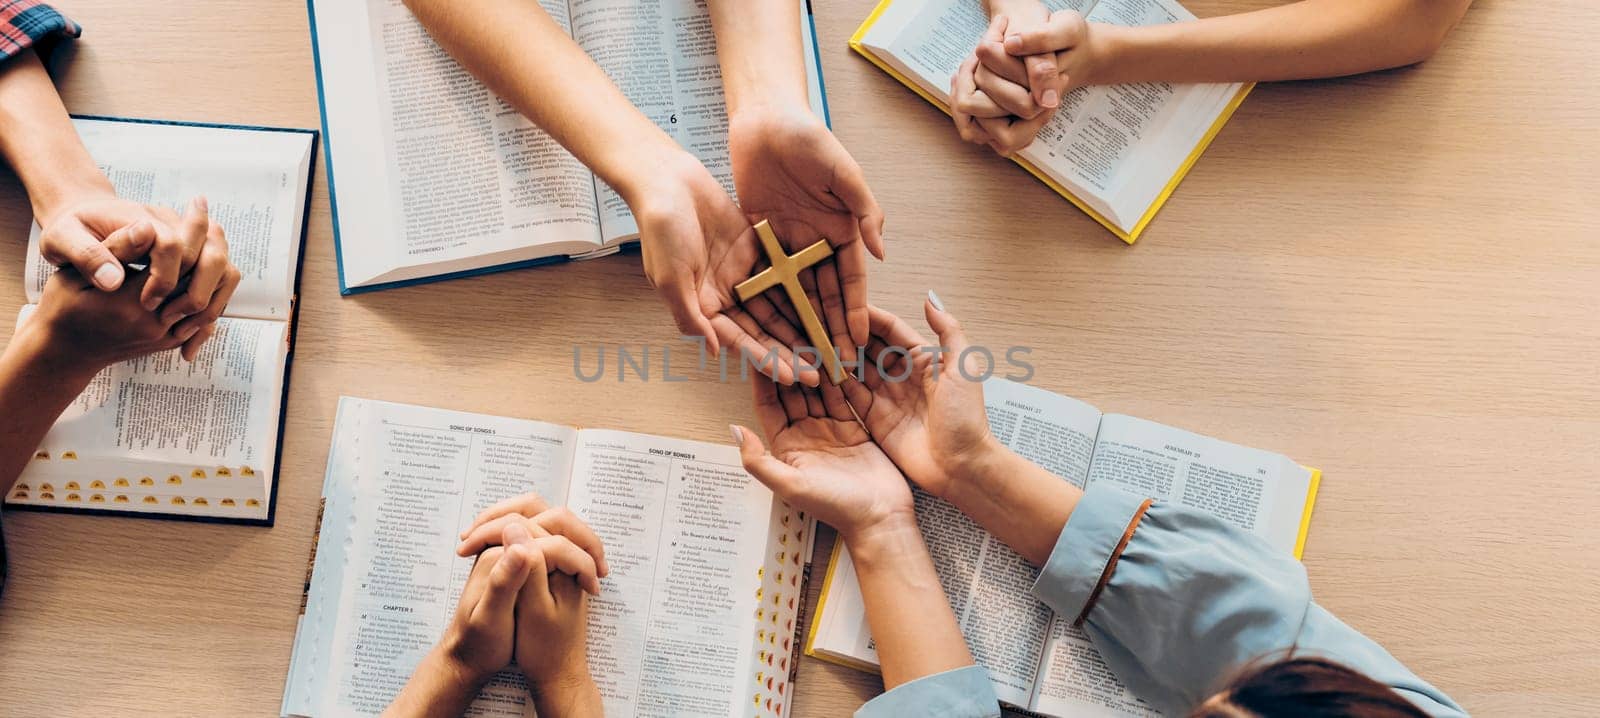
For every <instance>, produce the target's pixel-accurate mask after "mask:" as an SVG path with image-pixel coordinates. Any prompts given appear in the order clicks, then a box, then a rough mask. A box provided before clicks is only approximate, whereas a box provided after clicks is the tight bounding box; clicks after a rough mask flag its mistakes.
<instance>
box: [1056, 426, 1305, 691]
mask: <svg viewBox="0 0 1600 718" xmlns="http://www.w3.org/2000/svg"><path fill="white" fill-rule="evenodd" d="M1310 482H1311V472H1310V471H1309V470H1307V469H1305V468H1303V467H1301V466H1299V465H1298V464H1295V463H1294V462H1293V461H1290V460H1289V459H1288V458H1286V457H1284V456H1282V455H1280V454H1274V453H1272V452H1268V451H1262V450H1259V449H1251V448H1247V447H1243V446H1238V445H1236V444H1230V443H1228V442H1225V441H1220V440H1217V439H1212V438H1209V437H1205V436H1201V435H1199V434H1194V433H1191V432H1188V431H1184V430H1182V429H1176V428H1173V427H1170V426H1165V425H1162V424H1157V423H1155V422H1152V421H1146V420H1144V419H1136V418H1133V417H1130V416H1122V415H1118V414H1107V415H1106V416H1105V418H1104V419H1103V420H1102V421H1101V423H1100V438H1099V442H1098V443H1097V444H1096V445H1095V451H1094V465H1093V467H1092V468H1091V469H1090V471H1089V483H1090V484H1099V483H1111V484H1114V485H1116V486H1118V487H1119V488H1122V489H1124V490H1127V491H1129V492H1132V493H1136V494H1142V495H1145V496H1150V497H1153V498H1156V499H1159V500H1162V501H1170V502H1176V503H1179V504H1183V505H1185V506H1189V507H1191V508H1196V509H1200V510H1203V511H1209V512H1211V513H1213V514H1216V515H1217V516H1219V517H1221V518H1223V519H1224V520H1226V521H1228V522H1230V523H1233V524H1234V525H1236V526H1238V527H1240V528H1243V529H1245V530H1247V531H1250V532H1252V533H1255V534H1256V535H1258V536H1261V537H1262V538H1264V539H1266V540H1267V541H1268V542H1270V543H1272V544H1273V545H1274V546H1277V547H1279V548H1280V549H1282V550H1283V551H1285V552H1292V551H1293V550H1294V545H1295V540H1296V538H1297V537H1298V535H1299V530H1300V521H1301V517H1302V515H1303V512H1304V507H1305V502H1306V493H1307V492H1308V491H1309V490H1310ZM1073 618H1074V617H1070V616H1057V617H1056V621H1055V625H1053V626H1052V627H1051V640H1050V646H1049V648H1048V650H1047V655H1046V660H1045V665H1044V668H1043V669H1042V670H1041V671H1040V679H1039V687H1038V693H1037V695H1036V696H1035V699H1034V707H1035V709H1036V710H1038V711H1040V712H1043V713H1048V714H1051V715H1117V716H1126V715H1154V711H1153V709H1151V708H1150V707H1149V706H1148V705H1146V704H1145V703H1144V702H1143V701H1140V700H1138V699H1137V698H1135V697H1134V696H1133V695H1132V694H1131V693H1129V692H1128V690H1127V688H1126V687H1125V686H1123V685H1122V683H1121V682H1120V681H1118V680H1117V679H1116V677H1115V676H1114V675H1112V673H1111V671H1110V669H1109V668H1107V667H1106V665H1105V661H1104V660H1102V659H1101V657H1100V654H1099V653H1098V652H1097V651H1096V650H1095V648H1094V646H1093V645H1092V644H1091V643H1090V642H1089V638H1088V636H1087V635H1086V634H1085V633H1084V632H1083V631H1082V630H1080V629H1077V628H1073V627H1072V625H1071V622H1072V620H1073Z"/></svg>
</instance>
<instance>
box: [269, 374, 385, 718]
mask: <svg viewBox="0 0 1600 718" xmlns="http://www.w3.org/2000/svg"><path fill="white" fill-rule="evenodd" d="M371 413H372V412H371V410H370V408H369V406H368V402H367V401H366V400H364V399H356V398H353V397H348V396H344V397H340V398H339V409H338V413H337V414H335V416H334V420H333V440H332V445H331V446H330V447H329V448H328V465H327V468H326V470H325V471H324V473H323V477H322V501H321V504H320V505H319V507H318V511H317V513H318V515H317V519H318V522H317V523H318V526H317V532H316V533H315V534H313V536H312V545H311V552H312V560H311V564H312V565H311V566H310V567H308V569H307V571H308V574H307V576H306V587H305V593H304V594H302V597H301V605H300V617H299V619H298V620H297V621H296V625H295V640H294V647H293V649H292V650H291V652H290V655H289V674H288V676H287V677H286V678H285V679H284V682H283V705H282V708H281V709H280V711H279V714H280V715H281V716H314V715H317V714H318V711H317V706H318V705H319V700H320V697H321V689H322V687H323V686H324V684H325V681H326V676H327V674H328V672H329V670H330V668H329V666H330V664H331V663H332V657H333V656H332V648H333V631H332V630H331V625H332V621H333V617H334V616H337V615H338V612H339V606H340V605H341V604H342V603H343V602H344V601H347V600H349V599H350V598H351V596H352V595H353V592H352V591H349V590H347V589H348V588H349V587H347V586H346V585H345V582H344V580H343V578H344V573H345V571H346V570H347V569H348V566H349V560H350V554H351V553H352V549H353V548H354V541H353V540H352V539H351V537H350V530H351V528H352V525H353V524H354V523H355V513H354V509H353V508H352V506H353V502H354V501H355V490H356V486H357V485H358V483H359V481H360V466H361V461H360V455H361V442H360V438H362V437H363V436H364V429H363V428H362V427H364V426H365V424H366V421H367V419H368V416H369V415H370V414H371Z"/></svg>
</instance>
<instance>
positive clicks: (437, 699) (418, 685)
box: [383, 650, 483, 718]
mask: <svg viewBox="0 0 1600 718" xmlns="http://www.w3.org/2000/svg"><path fill="white" fill-rule="evenodd" d="M482 684H483V681H481V680H478V679H476V678H473V677H472V676H468V675H466V674H465V672H463V671H462V670H461V669H460V668H459V667H457V666H456V665H455V664H454V663H452V662H451V661H449V660H448V659H446V658H444V657H442V656H441V655H440V654H439V652H438V651H437V650H435V651H434V652H432V653H429V654H428V656H427V657H426V658H423V659H422V662H421V663H419V664H417V669H416V671H415V672H413V673H412V674H411V680H409V681H406V685H405V687H404V688H402V689H400V695H398V696H395V699H394V702H393V703H390V704H389V707H388V708H386V709H384V711H383V718H457V717H458V716H460V715H462V714H463V713H466V711H467V706H469V705H471V704H472V699H473V698H475V697H476V696H477V695H478V690H479V689H480V688H482Z"/></svg>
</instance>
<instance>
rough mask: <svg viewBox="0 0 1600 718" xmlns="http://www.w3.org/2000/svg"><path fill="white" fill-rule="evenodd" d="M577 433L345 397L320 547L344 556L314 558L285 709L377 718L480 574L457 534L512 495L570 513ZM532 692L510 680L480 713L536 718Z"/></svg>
mask: <svg viewBox="0 0 1600 718" xmlns="http://www.w3.org/2000/svg"><path fill="white" fill-rule="evenodd" d="M347 415H348V416H347ZM575 436H576V432H575V431H574V430H572V429H570V428H567V427H562V426H555V425H551V424H543V423H539V422H533V421H522V420H516V419H503V418H498V417H490V416H481V415H476V414H467V413H462V412H454V411H445V410H439V409H427V408H422V407H415V406H405V405H400V404H388V403H383V402H374V401H365V400H353V399H346V400H344V401H343V402H342V403H341V407H340V422H339V427H338V433H337V434H336V435H335V437H334V448H333V450H332V452H331V458H330V466H329V471H330V472H333V471H335V469H336V468H337V469H338V470H339V471H341V472H343V474H344V475H341V476H333V475H330V476H329V478H328V481H327V486H326V487H325V499H326V500H327V501H328V503H327V504H326V505H325V513H324V516H323V519H324V520H323V529H322V532H323V534H324V536H323V537H322V539H321V542H322V544H321V545H329V544H328V542H329V541H337V546H338V548H336V549H334V553H333V554H331V555H330V558H329V559H327V561H326V562H325V561H324V559H323V558H322V557H321V556H319V557H318V559H317V571H318V574H317V575H314V577H313V581H312V583H313V586H312V592H311V595H310V596H309V597H308V603H307V610H306V614H305V616H304V617H303V618H302V623H301V635H300V637H299V638H298V639H297V643H298V642H302V641H303V642H305V646H303V647H297V648H296V650H295V654H296V660H297V661H298V665H297V666H296V667H292V668H291V671H290V676H291V678H292V679H293V680H295V681H296V682H297V685H291V686H288V687H287V689H286V696H285V711H286V712H295V711H300V712H303V713H304V714H305V715H315V716H334V715H341V716H342V715H377V714H378V713H380V712H381V711H382V710H383V708H384V707H385V706H387V705H388V703H389V701H390V700H392V699H393V698H394V696H395V695H396V694H397V693H399V691H400V688H401V687H402V686H403V685H404V684H405V682H406V680H407V679H408V678H409V677H410V676H411V672H412V670H413V669H414V668H415V666H416V664H417V663H418V662H419V661H420V660H421V659H422V657H423V656H424V655H425V654H426V653H427V651H428V649H429V648H430V647H431V646H432V645H433V644H434V643H435V642H436V641H437V640H438V638H439V636H440V635H441V633H442V632H443V630H444V628H445V626H446V625H448V623H449V620H450V617H451V615H452V614H453V612H454V610H455V603H456V601H457V600H458V599H459V597H460V593H461V588H462V586H463V585H464V584H465V583H466V579H467V576H468V574H469V573H470V572H471V570H472V565H473V559H471V558H459V557H457V556H456V555H455V546H456V543H457V542H458V538H457V536H458V533H459V532H460V531H461V530H462V529H464V528H466V527H467V526H468V525H470V524H471V522H472V520H473V518H474V517H475V516H476V515H477V514H478V512H479V511H482V510H483V509H484V508H486V507H488V506H489V505H490V504H493V503H494V502H496V501H499V500H501V499H504V498H508V497H511V496H516V495H519V494H523V493H526V492H529V491H537V492H539V493H540V494H541V495H542V496H545V497H547V498H549V499H550V502H551V503H552V504H559V503H561V499H562V497H564V496H565V494H566V491H567V480H568V476H569V470H570V468H571V451H572V445H573V442H574V438H575ZM341 485H342V488H341ZM334 512H342V513H340V514H336V513H334ZM341 539H342V540H341ZM340 562H342V564H341V563H340ZM325 566H326V568H327V571H326V572H324V567H325ZM525 695H526V692H525V687H524V686H523V684H522V680H521V678H520V676H519V675H518V674H516V673H515V671H514V670H513V671H506V672H504V673H502V674H501V675H500V676H498V677H497V678H496V679H495V680H494V681H493V682H491V683H490V684H489V685H488V686H487V687H486V688H485V689H484V691H483V692H482V693H481V694H480V695H479V697H478V699H477V701H475V702H474V703H473V707H472V710H471V711H470V712H469V715H492V716H523V715H530V714H531V708H529V707H528V706H527V705H526V699H525ZM291 709H292V710H291Z"/></svg>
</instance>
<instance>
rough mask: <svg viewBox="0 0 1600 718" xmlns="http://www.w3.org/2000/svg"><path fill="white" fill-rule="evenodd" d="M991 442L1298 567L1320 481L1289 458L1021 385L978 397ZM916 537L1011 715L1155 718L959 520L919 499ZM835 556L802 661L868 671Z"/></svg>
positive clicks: (853, 606)
mask: <svg viewBox="0 0 1600 718" xmlns="http://www.w3.org/2000/svg"><path fill="white" fill-rule="evenodd" d="M983 392H984V402H985V404H986V405H987V409H988V415H989V428H990V429H991V430H992V431H993V432H994V434H995V436H996V437H997V438H999V439H1000V441H1002V442H1004V443H1005V444H1006V445H1007V446H1009V447H1011V449H1012V450H1013V451H1015V452H1017V453H1018V454H1021V455H1022V456H1024V457H1026V458H1027V459H1029V460H1030V461H1033V462H1034V463H1037V464H1039V465H1040V466H1043V467H1045V468H1046V469H1049V470H1050V471H1051V472H1052V473H1055V474H1056V475H1058V476H1060V477H1062V479H1063V480H1065V481H1071V482H1072V483H1073V484H1075V485H1077V486H1079V487H1087V486H1089V485H1091V484H1102V483H1107V482H1109V483H1111V484H1113V485H1115V486H1118V487H1120V488H1123V489H1126V490H1128V491H1132V492H1134V493H1139V494H1143V495H1145V496H1151V497H1154V498H1156V499H1158V500H1161V501H1170V502H1176V503H1179V504H1182V505H1185V506H1190V507H1193V508H1197V509H1201V510H1205V511H1210V512H1212V513H1215V514H1216V515H1217V516H1219V517H1221V518H1223V519H1224V520H1226V521H1228V522H1230V523H1233V524H1234V525H1237V526H1239V527H1240V528H1243V529H1245V530H1246V531H1249V532H1251V533H1253V534H1255V535H1257V536H1260V537H1261V538H1262V539H1264V540H1266V541H1267V542H1268V543H1270V544H1271V545H1273V546H1274V547H1276V548H1278V549H1279V550H1281V551H1283V552H1285V553H1292V554H1293V555H1294V556H1295V557H1296V558H1299V557H1300V553H1301V550H1302V549H1303V548H1304V546H1305V536H1306V529H1307V527H1308V526H1309V525H1310V522H1311V509H1312V506H1313V504H1314V502H1315V500H1316V496H1317V486H1318V483H1319V481H1320V480H1321V477H1322V473H1321V472H1320V471H1317V470H1316V469H1309V468H1306V467H1303V466H1301V465H1299V464H1297V463H1295V462H1294V461H1291V460H1290V459H1289V458H1288V457H1285V456H1283V455H1281V454H1275V453H1272V452H1269V451H1262V450H1260V449H1251V448H1247V447H1244V446H1238V445H1236V444H1230V443H1228V442H1225V441H1220V440H1217V439H1212V438H1209V437H1205V436H1201V435H1199V434H1193V433H1190V432H1187V431H1184V430H1182V429H1176V428H1173V427H1170V426H1165V425H1162V424H1157V423H1155V422H1153V421H1146V420H1144V419H1136V418H1134V417H1131V416H1123V415H1120V414H1102V413H1101V412H1100V410H1099V409H1096V408H1094V407H1093V406H1090V405H1088V404H1085V403H1084V402H1081V401H1078V400H1077V399H1072V398H1068V397H1065V396H1061V395H1058V394H1052V393H1050V392H1048V391H1045V390H1043V389H1037V388H1033V387H1029V386H1026V385H1023V384H1016V383H1013V382H1009V381H1005V380H1001V379H991V380H989V381H987V382H985V383H984V386H983ZM916 502H917V523H918V524H919V525H920V526H921V529H922V535H923V538H924V539H925V540H926V541H927V544H928V550H929V552H930V553H931V554H932V555H933V562H934V567H935V568H936V569H937V570H938V572H939V582H940V583H941V584H943V586H944V591H945V594H946V595H947V596H949V598H950V606H951V608H953V609H954V610H955V614H956V619H957V620H958V621H959V622H960V625H961V632H962V634H963V635H965V636H966V638H967V645H968V647H969V648H970V649H971V651H972V657H973V659H974V660H976V661H977V662H978V664H979V665H982V666H984V667H985V668H986V669H988V672H989V678H990V679H991V680H992V681H993V682H994V687H995V693H996V694H997V695H998V696H999V697H1000V700H1001V701H1002V702H1004V703H1006V704H1008V705H1011V706H1015V707H1017V708H1021V709H1025V710H1028V711H1032V712H1035V713H1040V714H1044V715H1052V716H1088V715H1093V716H1154V715H1158V714H1157V713H1156V711H1155V710H1153V709H1152V708H1150V706H1148V705H1146V704H1145V703H1144V702H1143V701H1141V700H1139V699H1138V698H1136V697H1134V696H1133V694H1131V693H1129V692H1128V689H1127V688H1126V687H1125V686H1123V685H1122V683H1121V682H1119V681H1118V680H1117V678H1116V676H1114V675H1112V674H1111V671H1110V669H1109V668H1107V667H1106V664H1105V662H1104V661H1103V660H1102V659H1101V658H1100V654H1099V653H1098V652H1097V651H1096V650H1095V647H1094V645H1093V644H1092V643H1090V641H1089V637H1088V636H1087V635H1086V634H1085V633H1084V632H1083V631H1082V630H1081V629H1078V628H1074V627H1073V626H1072V617H1071V616H1057V615H1055V614H1054V613H1052V612H1051V610H1050V608H1049V607H1048V606H1046V605H1045V604H1043V603H1041V602H1040V601H1038V600H1037V599H1035V598H1034V597H1033V590H1032V589H1033V583H1034V580H1035V579H1036V578H1037V577H1038V574H1039V570H1038V569H1037V568H1035V567H1034V566H1031V565H1029V564H1028V563H1027V562H1026V561H1024V560H1023V559H1022V557H1021V556H1018V555H1017V554H1016V553H1013V552H1012V551H1011V550H1010V549H1009V548H1007V547H1006V546H1005V544H1003V543H1001V542H1000V541H999V540H997V539H995V538H994V537H993V536H990V535H989V534H988V533H987V532H985V531H984V530H983V529H982V528H979V527H978V525H977V524H975V523H973V522H972V520H971V519H969V518H967V517H966V516H965V515H964V514H962V513H961V512H960V511H959V510H957V509H956V508H955V507H954V506H951V505H950V504H948V503H945V502H944V501H942V500H939V499H936V498H934V497H932V496H930V495H928V494H925V493H922V492H920V491H918V492H916ZM842 546H843V543H842V542H840V543H837V544H835V545H834V551H833V557H832V559H831V560H830V561H829V564H828V575H827V578H825V579H824V582H823V585H822V597H821V599H819V602H818V606H817V614H816V618H815V620H814V621H813V622H812V624H811V633H810V635H809V636H808V637H807V639H806V654H807V655H810V656H815V657H817V658H821V659H823V660H827V661H831V662H834V663H839V664H841V665H846V666H850V667H853V668H858V669H861V670H865V671H876V670H877V666H878V654H877V650H876V648H875V646H874V645H873V641H872V634H871V632H870V631H869V630H868V626H867V616H866V610H865V607H864V606H863V604H862V600H861V588H860V585H859V584H858V583H857V581H856V574H855V567H854V564H852V563H851V561H850V554H849V552H848V551H845V550H843V548H842Z"/></svg>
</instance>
